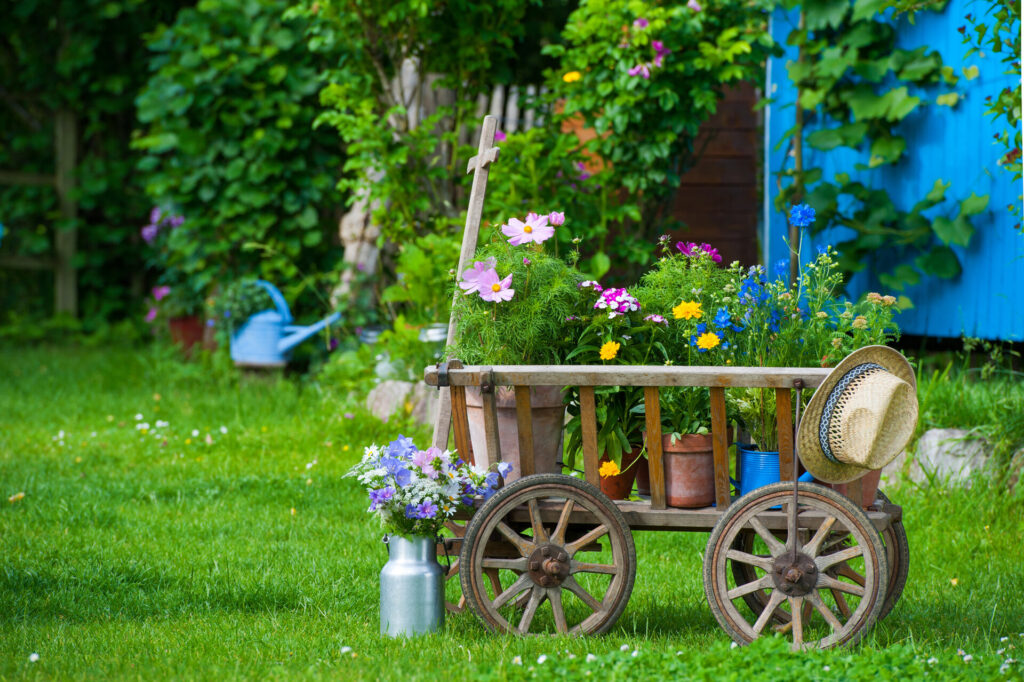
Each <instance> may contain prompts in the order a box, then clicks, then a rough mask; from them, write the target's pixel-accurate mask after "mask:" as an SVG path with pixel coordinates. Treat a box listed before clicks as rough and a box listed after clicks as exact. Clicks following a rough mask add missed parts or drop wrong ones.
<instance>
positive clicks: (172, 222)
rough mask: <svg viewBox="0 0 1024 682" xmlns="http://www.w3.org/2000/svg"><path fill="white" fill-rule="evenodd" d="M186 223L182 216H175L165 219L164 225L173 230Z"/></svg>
mask: <svg viewBox="0 0 1024 682" xmlns="http://www.w3.org/2000/svg"><path fill="white" fill-rule="evenodd" d="M184 222H185V217H184V216H180V215H175V216H171V217H169V218H165V219H164V224H165V225H168V226H170V227H171V228H172V229H173V228H175V227H181V226H182V224H183V223H184Z"/></svg>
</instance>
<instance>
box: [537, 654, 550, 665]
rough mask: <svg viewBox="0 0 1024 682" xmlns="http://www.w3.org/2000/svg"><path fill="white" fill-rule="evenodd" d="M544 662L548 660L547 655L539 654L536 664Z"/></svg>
mask: <svg viewBox="0 0 1024 682" xmlns="http://www.w3.org/2000/svg"><path fill="white" fill-rule="evenodd" d="M546 660H548V655H547V654H541V655H540V656H538V657H537V664H538V665H539V664H541V663H543V662H544V661H546Z"/></svg>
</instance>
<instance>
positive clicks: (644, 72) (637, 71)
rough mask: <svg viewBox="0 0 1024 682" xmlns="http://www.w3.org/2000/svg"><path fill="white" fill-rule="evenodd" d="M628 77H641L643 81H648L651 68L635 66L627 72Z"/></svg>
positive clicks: (640, 65)
mask: <svg viewBox="0 0 1024 682" xmlns="http://www.w3.org/2000/svg"><path fill="white" fill-rule="evenodd" d="M629 75H630V76H643V77H644V79H645V80H646V79H649V78H650V77H651V67H650V66H648V65H647V64H637V65H636V66H634V67H633V68H632V69H630V70H629Z"/></svg>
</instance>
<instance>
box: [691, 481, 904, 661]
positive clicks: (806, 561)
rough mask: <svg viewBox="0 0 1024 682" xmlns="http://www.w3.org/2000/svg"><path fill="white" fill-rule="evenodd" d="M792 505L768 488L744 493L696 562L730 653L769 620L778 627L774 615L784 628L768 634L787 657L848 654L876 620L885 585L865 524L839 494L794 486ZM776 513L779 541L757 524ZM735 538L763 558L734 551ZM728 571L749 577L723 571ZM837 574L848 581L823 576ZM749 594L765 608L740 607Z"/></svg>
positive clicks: (874, 535) (789, 495)
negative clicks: (779, 512) (755, 542)
mask: <svg viewBox="0 0 1024 682" xmlns="http://www.w3.org/2000/svg"><path fill="white" fill-rule="evenodd" d="M792 499H793V484H792V483H776V484H773V485H770V486H765V487H763V488H759V489H758V490H755V491H753V492H751V493H748V494H747V495H745V496H743V497H742V498H740V499H739V500H737V501H736V502H734V503H733V504H732V505H731V506H730V507H729V509H728V510H727V511H726V512H725V514H723V515H722V518H721V519H720V520H719V522H718V523H717V524H716V525H715V528H714V530H713V531H712V533H711V538H710V540H709V541H708V546H707V551H706V553H705V556H704V591H705V593H706V595H707V598H708V603H709V605H710V606H711V611H712V613H714V615H715V618H716V619H717V620H718V622H719V624H720V625H721V626H722V628H723V629H724V630H725V631H726V632H727V633H728V634H729V636H730V637H732V639H733V640H734V641H736V642H738V643H740V644H748V643H750V642H752V641H753V640H755V639H757V638H758V637H760V636H761V635H763V634H764V633H765V631H766V628H767V626H768V624H769V622H770V621H771V620H773V618H774V619H775V620H776V621H777V622H781V621H784V620H785V618H786V616H784V615H782V614H783V613H785V614H786V615H788V622H786V623H784V624H783V626H782V627H780V628H776V629H777V630H779V631H781V632H784V633H786V634H787V635H788V636H789V637H791V638H792V642H793V649H794V650H800V649H804V648H829V647H833V646H837V645H844V644H852V643H854V642H856V641H857V640H858V639H860V638H861V637H862V636H863V635H864V634H865V633H866V632H867V631H868V630H869V629H870V628H871V626H872V625H873V624H874V623H875V621H876V620H877V619H878V615H879V613H880V612H881V609H882V604H883V601H884V597H885V587H886V586H887V585H888V582H889V575H888V567H887V562H886V559H885V548H884V547H883V545H882V541H881V539H880V537H879V534H878V532H877V531H876V530H875V529H874V527H873V526H872V525H871V521H870V520H869V519H868V517H867V515H866V514H865V513H864V512H863V511H862V510H861V509H860V508H859V507H858V506H856V505H854V504H853V503H852V502H850V501H849V500H848V499H847V498H845V497H844V496H842V495H840V494H839V493H836V492H835V491H833V490H830V489H829V488H825V487H824V486H820V485H815V484H800V487H799V502H798V505H797V508H794V506H793V504H792ZM780 506H782V508H783V509H784V511H785V516H786V522H787V528H786V529H785V530H784V531H782V532H781V533H779V532H778V530H777V529H776V530H775V532H773V530H771V529H769V527H768V525H766V522H765V520H766V519H767V518H768V516H770V515H769V514H766V512H769V511H770V510H772V508H778V507H780ZM744 532H753V533H754V534H756V537H757V538H758V539H759V540H760V542H762V543H764V546H765V548H766V551H765V554H764V555H759V554H753V553H750V552H747V551H744V550H742V549H739V548H737V547H738V545H739V544H740V543H737V540H738V539H739V538H740V536H741V535H742V534H743V533H744ZM736 563H740V564H745V565H747V566H749V567H751V568H752V569H753V571H752V572H751V571H748V570H746V569H744V570H739V571H736V570H733V565H734V564H736ZM844 566H845V567H846V569H848V571H847V570H846V569H843V570H838V571H835V570H833V568H834V567H844ZM848 572H849V573H856V574H857V576H859V577H860V579H861V580H862V582H858V580H857V579H855V578H853V577H851V576H850V575H847V573H848ZM748 577H752V579H747V578H748ZM756 592H761V593H762V594H763V595H765V596H766V597H767V602H766V603H761V602H760V601H756V602H755V604H754V605H751V604H749V603H748V602H747V600H744V596H745V595H748V594H752V593H756ZM815 615H817V616H819V617H817V618H815Z"/></svg>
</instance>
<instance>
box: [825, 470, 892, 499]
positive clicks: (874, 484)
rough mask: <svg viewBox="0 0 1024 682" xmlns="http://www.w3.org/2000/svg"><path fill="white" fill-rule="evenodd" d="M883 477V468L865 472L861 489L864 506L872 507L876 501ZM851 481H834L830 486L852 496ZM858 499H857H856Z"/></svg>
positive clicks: (838, 491)
mask: <svg viewBox="0 0 1024 682" xmlns="http://www.w3.org/2000/svg"><path fill="white" fill-rule="evenodd" d="M881 478H882V470H881V469H875V470H874V471H869V472H868V473H866V474H864V476H863V477H862V478H861V479H860V489H861V492H862V493H863V500H861V506H862V507H870V506H871V505H873V504H874V503H875V498H876V497H878V482H879V481H880V480H881ZM849 486H850V484H849V483H833V484H831V485H830V486H829V487H830V488H832V489H833V490H835V491H836V492H837V493H840V494H842V495H846V496H847V497H849V496H850V494H849ZM854 501H856V500H854Z"/></svg>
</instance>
